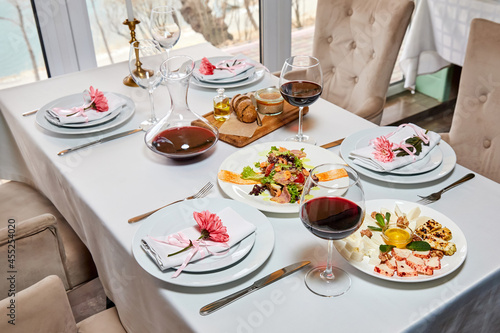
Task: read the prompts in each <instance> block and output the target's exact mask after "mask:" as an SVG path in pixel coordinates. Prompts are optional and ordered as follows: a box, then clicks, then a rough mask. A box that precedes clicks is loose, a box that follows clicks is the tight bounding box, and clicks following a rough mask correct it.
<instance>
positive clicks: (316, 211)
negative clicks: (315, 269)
mask: <svg viewBox="0 0 500 333" xmlns="http://www.w3.org/2000/svg"><path fill="white" fill-rule="evenodd" d="M300 219H301V220H302V223H304V225H305V226H306V228H307V229H309V231H310V232H312V233H313V234H314V235H316V236H318V237H321V238H325V239H342V238H345V237H347V236H349V235H350V234H352V233H353V232H354V231H356V230H357V229H358V228H359V227H360V226H361V222H362V221H363V210H362V209H361V207H359V206H358V205H356V204H355V203H354V202H352V201H350V200H347V199H344V198H339V197H319V198H313V199H311V200H309V201H307V202H306V203H305V204H304V205H303V206H302V209H301V212H300Z"/></svg>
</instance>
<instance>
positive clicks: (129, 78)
mask: <svg viewBox="0 0 500 333" xmlns="http://www.w3.org/2000/svg"><path fill="white" fill-rule="evenodd" d="M129 1H130V0H127V4H128V2H129ZM127 9H128V6H127ZM127 11H128V10H127ZM132 15H133V14H132ZM139 23H141V21H139V20H137V19H135V18H132V20H131V21H130V20H129V19H127V20H125V21H123V24H125V25H128V28H129V29H130V41H129V44H132V43H133V42H135V41H136V40H137V39H135V26H136V25H137V24H139ZM123 84H124V85H126V86H129V87H138V85H137V83H135V81H134V79H133V78H132V75H130V74H129V75H127V76H125V78H124V79H123Z"/></svg>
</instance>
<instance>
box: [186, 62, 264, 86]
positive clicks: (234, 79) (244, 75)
mask: <svg viewBox="0 0 500 333" xmlns="http://www.w3.org/2000/svg"><path fill="white" fill-rule="evenodd" d="M232 58H234V57H212V58H208V60H209V61H210V63H211V64H213V65H215V64H217V63H219V62H221V61H223V60H229V59H232ZM200 64H201V60H198V61H196V62H195V63H194V66H195V68H196V69H198V68H200ZM254 73H255V67H252V68H249V69H248V70H246V71H244V72H242V73H239V74H238V75H235V76H232V77H228V78H224V79H219V80H211V79H210V78H209V76H207V77H206V78H205V79H201V78H197V77H195V78H196V79H197V80H198V81H200V82H204V83H213V84H225V83H234V82H239V81H242V80H246V79H248V78H249V77H250V76H252V75H253V74H254Z"/></svg>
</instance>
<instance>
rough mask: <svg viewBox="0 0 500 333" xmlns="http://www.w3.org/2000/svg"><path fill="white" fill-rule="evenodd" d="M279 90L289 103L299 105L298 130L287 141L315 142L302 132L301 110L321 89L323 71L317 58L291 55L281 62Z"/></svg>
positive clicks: (315, 98)
mask: <svg viewBox="0 0 500 333" xmlns="http://www.w3.org/2000/svg"><path fill="white" fill-rule="evenodd" d="M279 85H280V92H281V95H282V96H283V98H284V99H285V100H286V101H287V102H288V103H289V104H291V105H293V106H298V107H299V130H298V133H297V135H295V136H293V137H291V138H287V139H285V140H287V141H296V142H307V143H312V144H316V140H314V139H313V138H311V137H310V136H308V135H304V134H303V133H302V113H303V112H302V111H303V108H304V107H305V106H309V105H311V104H312V103H314V102H315V101H316V100H317V99H318V98H319V96H320V95H321V92H322V89H323V72H322V71H321V66H320V63H319V60H318V59H316V58H314V57H311V56H293V57H290V58H288V59H287V60H286V61H285V63H284V64H283V68H282V69H281V75H280V80H279Z"/></svg>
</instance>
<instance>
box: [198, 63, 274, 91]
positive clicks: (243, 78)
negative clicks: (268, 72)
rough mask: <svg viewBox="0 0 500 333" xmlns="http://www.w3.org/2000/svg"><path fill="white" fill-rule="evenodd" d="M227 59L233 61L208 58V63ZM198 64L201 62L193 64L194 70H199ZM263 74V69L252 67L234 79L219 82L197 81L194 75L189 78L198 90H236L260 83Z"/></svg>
mask: <svg viewBox="0 0 500 333" xmlns="http://www.w3.org/2000/svg"><path fill="white" fill-rule="evenodd" d="M229 59H234V57H212V58H208V60H209V61H210V63H212V64H214V65H215V64H216V63H218V62H220V61H222V60H229ZM200 63H201V60H198V61H196V62H195V68H200ZM264 74H265V69H264V68H258V67H254V68H251V69H248V70H247V71H245V72H242V73H240V74H238V75H235V76H234V77H230V78H225V79H220V80H210V81H209V80H203V81H202V80H199V79H198V78H196V77H195V76H194V75H192V76H191V83H192V84H193V85H195V86H197V87H200V88H211V89H213V88H215V89H217V88H225V89H229V88H237V87H242V86H246V85H249V84H253V83H255V82H258V81H260V80H261V79H262V78H263V77H264Z"/></svg>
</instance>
